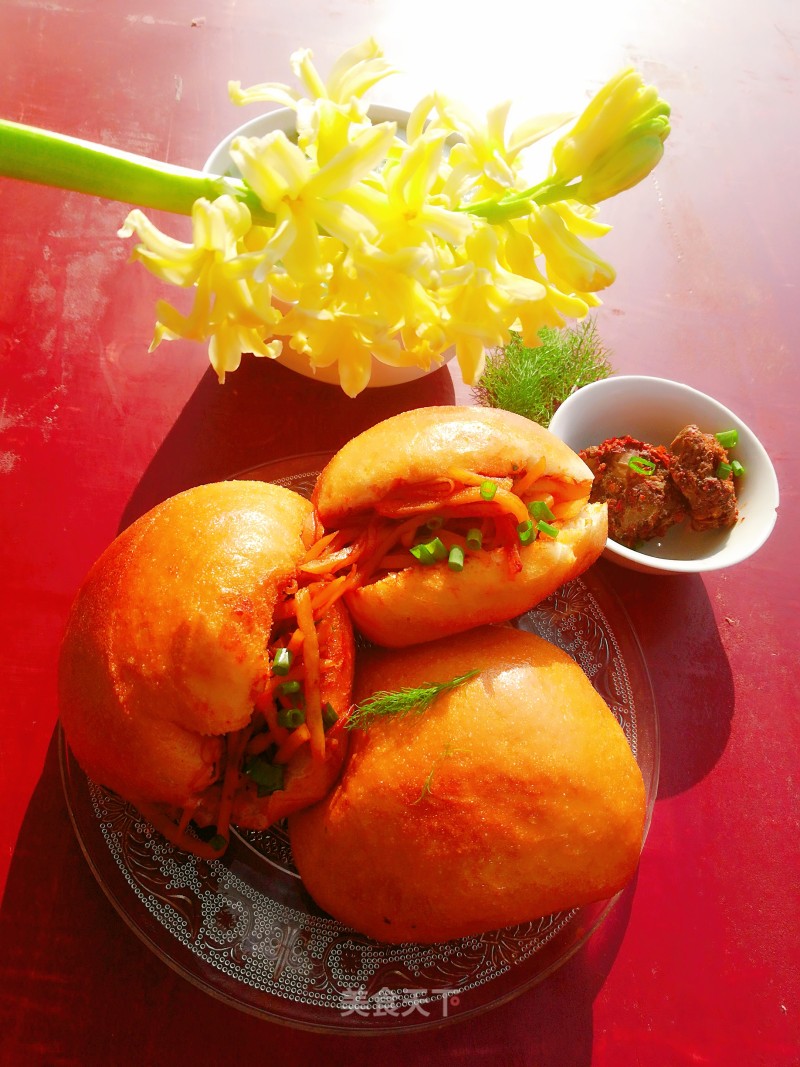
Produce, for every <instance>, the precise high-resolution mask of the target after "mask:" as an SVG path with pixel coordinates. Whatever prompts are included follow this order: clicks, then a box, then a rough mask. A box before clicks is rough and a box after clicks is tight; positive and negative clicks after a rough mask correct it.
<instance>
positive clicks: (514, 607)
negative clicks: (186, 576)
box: [312, 406, 608, 647]
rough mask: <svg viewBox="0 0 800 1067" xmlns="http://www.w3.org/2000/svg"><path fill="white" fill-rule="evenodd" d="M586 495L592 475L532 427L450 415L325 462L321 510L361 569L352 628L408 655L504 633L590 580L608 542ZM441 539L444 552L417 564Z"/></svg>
mask: <svg viewBox="0 0 800 1067" xmlns="http://www.w3.org/2000/svg"><path fill="white" fill-rule="evenodd" d="M591 488H592V472H591V470H590V469H589V468H588V467H587V466H586V464H585V463H584V462H583V461H582V460H581V459H580V458H579V457H578V456H577V454H576V453H575V452H573V451H572V449H570V448H569V447H568V446H567V445H565V444H564V443H563V441H560V440H559V439H558V438H557V437H555V436H554V435H553V434H551V433H550V432H549V431H548V430H545V429H543V428H542V427H541V426H539V425H537V424H536V423H535V422H532V421H531V420H530V419H526V418H523V417H522V416H520V415H515V414H512V413H511V412H508V411H502V410H498V409H492V408H471V407H457V406H454V407H430V408H419V409H416V410H413V411H406V412H403V413H401V414H399V415H395V416H393V417H392V418H389V419H386V420H385V421H384V422H381V423H379V424H377V425H376V426H373V427H371V428H370V429H368V430H365V431H364V432H363V433H361V434H359V436H358V437H355V438H354V439H353V440H352V441H349V442H348V443H347V444H346V445H345V446H344V447H343V448H342V449H341V450H340V451H339V452H338V453H337V454H336V455H335V456H334V457H333V458H332V459H331V460H330V462H329V463H328V464H327V466H326V467H325V469H324V470H323V471H322V472H321V474H320V475H319V478H318V480H317V483H316V486H315V489H314V494H313V497H312V499H313V502H314V505H315V508H316V514H317V518H318V521H319V524H320V525H321V526H322V527H323V528H324V530H325V531H326V532H330V531H337V530H338V531H340V532H341V536H340V537H339V539H338V540H337V541H336V548H337V551H339V552H341V551H350V552H351V554H352V556H353V558H354V559H355V561H356V567H357V569H358V571H359V575H360V580H359V582H358V583H357V584H354V585H351V587H350V588H349V589H348V592H347V593H346V595H345V602H346V603H347V606H348V608H349V610H350V613H351V615H352V618H353V621H354V622H355V624H356V626H357V627H358V629H359V630H360V631H361V632H362V634H363V635H364V636H365V637H366V638H367V639H368V640H370V641H371V642H373V643H375V644H379V645H384V646H386V647H402V646H404V645H409V644H416V643H418V642H420V641H423V640H431V639H435V638H438V637H443V636H446V635H448V634H452V633H458V632H460V631H463V630H468V629H471V628H472V627H474V626H478V625H482V624H485V623H494V622H504V621H506V620H508V619H511V618H513V617H515V616H516V615H519V614H521V613H522V612H524V611H527V610H529V609H530V608H532V607H534V606H535V605H536V604H538V603H540V602H541V601H542V600H544V599H545V598H546V597H548V596H549V595H550V594H551V593H552V592H553V591H554V590H556V589H557V588H558V587H559V586H561V585H562V584H563V583H564V582H566V581H568V580H570V579H572V578H575V577H577V576H578V575H579V574H581V573H583V571H585V570H586V569H587V568H588V567H589V566H591V564H592V563H594V561H595V560H596V559H597V558H598V556H599V555H600V554H601V552H602V551H603V548H604V546H605V542H606V538H607V534H608V511H607V506H606V504H605V503H599V504H590V503H589V494H590V492H591ZM531 508H534V509H537V508H544V511H531V510H530V509H531ZM551 509H552V510H551ZM539 519H542V521H541V522H539ZM415 520H416V523H415ZM431 522H433V523H435V526H431V527H430V528H429V524H430V523H431ZM526 527H527V529H526ZM337 536H338V535H337ZM475 536H477V537H479V538H480V543H479V544H478V545H477V547H475V541H474V538H475ZM434 538H438V540H439V541H440V542H441V545H440V546H439V549H438V550H439V551H440V552H441V555H439V556H438V557H437V558H436V559H435V560H433V561H430V560H427V559H423V560H421V561H420V560H419V559H418V558H417V557H414V556H413V554H412V552H411V549H412V548H415V549H416V548H417V547H418V546H419V544H420V543H423V544H424V543H425V542H427V541H430V540H432V539H434ZM348 541H349V543H347V542H348ZM343 543H344V548H343V547H342V545H343ZM453 549H455V550H456V552H459V551H460V552H461V553H462V556H461V558H460V559H459V560H457V561H456V566H455V567H454V566H452V565H451V560H450V559H449V555H448V554H449V553H450V551H451V550H453Z"/></svg>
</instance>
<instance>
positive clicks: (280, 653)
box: [272, 648, 294, 674]
mask: <svg viewBox="0 0 800 1067" xmlns="http://www.w3.org/2000/svg"><path fill="white" fill-rule="evenodd" d="M293 659H294V656H293V655H292V653H291V652H290V651H289V649H288V648H279V649H277V651H276V652H275V655H274V657H273V660H272V673H273V674H288V673H289V669H290V668H291V666H292V660H293Z"/></svg>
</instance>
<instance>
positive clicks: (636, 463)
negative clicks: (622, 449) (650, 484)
mask: <svg viewBox="0 0 800 1067" xmlns="http://www.w3.org/2000/svg"><path fill="white" fill-rule="evenodd" d="M628 466H629V467H630V469H631V470H632V471H633V472H634V473H635V474H641V475H642V477H643V478H649V477H650V475H651V474H652V473H653V471H654V470H655V469H656V465H655V463H654V462H653V460H652V459H648V457H647V456H631V458H630V459H629V460H628Z"/></svg>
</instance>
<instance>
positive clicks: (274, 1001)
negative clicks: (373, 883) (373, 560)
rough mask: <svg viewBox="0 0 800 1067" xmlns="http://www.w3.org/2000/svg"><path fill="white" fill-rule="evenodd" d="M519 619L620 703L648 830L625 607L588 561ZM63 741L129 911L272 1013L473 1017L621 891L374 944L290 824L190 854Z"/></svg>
mask: <svg viewBox="0 0 800 1067" xmlns="http://www.w3.org/2000/svg"><path fill="white" fill-rule="evenodd" d="M328 458H329V456H328V455H327V454H323V455H320V454H312V455H306V456H295V457H293V458H291V459H285V460H281V461H278V462H276V463H270V464H268V465H265V466H261V467H257V468H254V469H252V470H250V471H246V472H244V473H243V474H241V475H237V477H239V478H251V479H260V480H263V481H272V482H277V483H279V484H281V485H284V486H287V487H289V488H291V489H294V490H295V491H297V492H299V493H302V494H303V495H305V496H308V495H310V493H311V490H312V488H313V485H314V482H315V480H316V476H317V473H318V472H319V471H320V470H321V469H322V467H323V466H324V464H325V462H326V461H327V459H328ZM517 625H519V626H520V627H522V628H524V629H526V630H531V631H532V632H534V633H537V634H539V635H540V636H541V637H544V638H546V639H547V640H549V641H552V642H553V643H554V644H556V645H558V646H559V647H560V648H563V649H564V650H565V651H567V652H568V653H569V654H570V655H572V656H573V658H574V659H575V660H576V661H577V662H578V663H579V664H580V666H581V667H582V668H583V670H584V671H585V672H586V674H587V675H588V676H589V678H590V679H591V681H592V683H593V684H594V686H595V688H596V689H597V690H598V691H599V692H600V693H601V695H602V696H603V697H604V698H605V700H606V702H607V703H608V704H609V706H610V707H611V709H612V711H613V712H614V714H615V716H616V717H617V719H618V721H619V722H620V724H621V725H622V728H623V730H624V731H625V736H626V737H627V739H628V742H629V744H630V746H631V749H632V750H633V753H634V755H635V756H636V760H637V762H638V764H639V766H640V768H641V770H642V774H643V777H644V782H645V787H646V790H647V823H646V828H647V826H649V822H650V816H651V814H652V809H653V803H654V800H655V794H656V788H657V782H658V758H659V746H658V722H657V717H656V709H655V702H654V698H653V692H652V687H651V684H650V678H649V675H648V672H647V667H646V665H645V662H644V659H643V657H642V653H641V650H640V648H639V644H638V641H637V639H636V635H635V633H634V632H633V629H632V627H631V624H630V621H629V620H628V617H627V615H626V614H625V611H624V609H623V608H622V606H621V604H620V603H619V601H618V600H617V599H616V597H615V596H614V595H613V593H612V592H611V591H610V590H609V589H608V588H607V586H606V585H605V583H604V581H603V580H602V578H601V576H600V574H599V573H598V572H597V568H593V569H592V570H590V571H589V572H587V573H586V574H585V575H583V577H581V578H579V579H576V580H575V581H572V582H569V583H567V584H566V585H564V586H562V588H561V589H559V590H558V592H556V593H554V594H553V595H552V596H551V597H549V598H548V599H547V600H546V601H545V602H544V603H543V604H540V605H539V606H538V607H536V608H534V609H533V610H532V611H529V612H527V613H526V614H525V615H523V616H521V617H520V618H519V619H518V620H517ZM59 749H60V758H61V770H62V777H63V782H64V791H65V794H66V798H67V805H68V807H69V811H70V815H71V818H72V822H73V825H74V827H75V831H76V833H77V836H78V840H79V842H80V845H81V848H82V849H83V852H84V854H85V856H86V858H87V860H88V862H89V866H90V867H91V869H92V871H93V873H94V875H95V877H96V878H97V881H98V882H99V884H100V886H101V887H102V889H103V890H104V892H105V893H106V895H107V896H108V898H109V899H110V900H111V902H112V904H113V905H114V907H115V908H116V909H117V911H118V912H119V913H120V915H121V916H122V918H123V919H124V920H125V921H126V922H127V923H128V925H129V926H130V927H131V929H133V930H134V932H135V933H136V934H137V935H138V936H139V937H140V938H141V939H142V940H143V941H144V942H145V944H147V945H148V946H149V947H150V948H151V949H152V950H153V951H154V952H155V953H156V955H158V956H159V957H160V958H161V959H162V960H163V961H164V962H165V963H167V964H168V965H169V966H171V967H173V968H174V969H175V970H176V971H178V972H179V973H180V974H181V975H183V976H184V977H185V978H187V979H189V980H190V981H191V982H193V983H194V984H195V985H197V986H199V987H200V988H201V989H203V990H205V991H206V992H207V993H210V994H212V995H213V996H216V997H218V998H219V999H221V1000H223V1001H225V1002H227V1003H229V1004H231V1005H233V1006H235V1007H236V1008H239V1009H241V1010H243V1011H246V1012H249V1013H251V1014H253V1015H258V1016H261V1017H262V1018H266V1019H270V1020H272V1021H273V1022H279V1023H284V1024H288V1025H291V1026H296V1027H300V1028H303V1029H308V1030H315V1031H321V1032H326V1033H362V1034H363V1033H371V1032H391V1031H408V1030H415V1029H416V1030H422V1029H426V1028H430V1027H439V1026H442V1025H443V1024H444V1023H447V1022H453V1021H456V1020H458V1019H465V1018H468V1017H469V1016H472V1015H474V1014H476V1013H478V1012H481V1011H483V1010H485V1009H487V1008H489V1007H494V1006H496V1005H498V1004H500V1003H503V1002H504V1001H506V1000H509V999H511V998H512V997H514V996H516V995H517V994H519V993H521V992H522V991H523V990H525V989H528V988H530V987H531V986H532V985H534V984H535V983H536V982H539V981H541V979H542V978H544V977H545V976H546V975H548V974H550V973H551V972H552V971H553V970H555V968H556V967H558V966H560V965H561V964H562V963H564V962H565V960H567V959H568V958H569V957H570V956H571V955H572V954H573V953H574V952H575V951H577V949H578V948H580V947H581V945H583V944H584V943H585V942H586V941H587V939H588V938H589V937H590V936H591V934H592V933H593V932H594V931H595V930H596V929H597V927H598V926H599V924H600V923H601V922H602V920H603V919H604V918H605V916H606V915H607V914H608V912H609V910H610V909H611V907H612V906H613V904H614V900H615V899H616V898H614V899H612V900H606V901H601V902H599V903H596V904H592V905H589V906H587V907H581V908H574V909H572V910H570V911H562V912H558V913H556V914H553V915H547V916H545V917H544V918H541V919H536V920H535V921H533V922H530V923H525V924H522V925H519V926H514V927H510V928H507V929H504V930H499V931H495V932H492V933H488V934H484V935H482V936H479V937H469V938H464V939H461V940H457V941H450V942H447V943H446V944H439V945H418V944H404V945H387V944H382V943H378V942H375V941H372V940H370V939H369V938H366V937H363V936H361V935H360V934H356V933H354V932H352V931H351V930H349V929H347V928H345V927H343V926H342V925H341V924H340V923H338V922H336V921H334V920H333V919H331V918H330V917H329V916H328V915H326V914H325V913H324V912H322V911H321V910H320V909H319V908H318V907H317V906H316V905H315V904H314V902H313V901H312V900H311V898H310V897H309V896H308V894H307V893H306V892H305V890H304V887H303V885H302V883H301V881H300V879H299V877H298V875H297V872H296V871H295V869H294V864H293V862H292V855H291V849H290V847H289V841H288V837H287V835H286V832H285V829H284V827H283V826H282V825H279V826H276V827H274V828H272V829H270V830H268V831H264V832H251V831H242V832H238V833H237V832H235V831H234V833H233V835H232V841H231V845H230V848H229V849H228V852H227V853H226V855H225V856H224V858H223V859H221V860H217V861H213V862H209V861H205V860H200V859H197V858H196V857H194V856H191V855H188V854H187V853H185V852H183V851H181V850H180V849H177V848H175V847H174V846H173V845H170V844H169V843H168V842H167V841H165V840H164V838H163V837H161V835H160V834H159V833H158V832H157V831H155V830H154V829H153V828H152V827H151V826H150V824H149V823H148V822H147V821H146V820H145V819H143V818H142V816H141V815H140V814H139V813H138V811H137V810H136V809H135V808H134V807H133V806H132V805H130V804H128V803H126V802H125V801H123V800H121V799H120V798H119V797H118V796H117V795H116V794H114V793H111V792H109V791H108V790H106V789H104V788H102V787H101V786H98V785H96V784H95V783H94V782H92V781H90V780H89V779H88V778H87V777H86V775H85V774H84V773H83V772H82V771H81V769H80V767H79V766H78V764H77V763H76V762H75V759H74V757H73V756H72V754H71V752H70V751H69V749H68V747H67V746H66V744H65V742H64V739H63V735H61V736H60V743H59ZM645 832H646V831H645Z"/></svg>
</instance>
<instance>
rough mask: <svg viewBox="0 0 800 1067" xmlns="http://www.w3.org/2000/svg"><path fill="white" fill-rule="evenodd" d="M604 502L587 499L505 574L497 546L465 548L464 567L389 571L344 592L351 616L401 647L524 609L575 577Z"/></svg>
mask: <svg viewBox="0 0 800 1067" xmlns="http://www.w3.org/2000/svg"><path fill="white" fill-rule="evenodd" d="M607 533H608V513H607V510H606V505H605V504H587V505H586V506H585V507H584V508H583V510H582V511H581V513H580V514H579V515H578V516H577V517H576V518H574V519H570V520H569V521H568V522H565V523H564V525H563V526H562V527H561V529H560V531H559V534H558V538H557V539H555V540H553V539H551V538H541V537H540V538H537V539H536V540H535V541H534V542H533V543H532V544H530V545H525V546H522V547H521V548H520V560H521V563H522V570H521V571H520V572H519V573H517V574H514V575H513V576H510V575H509V574H508V561H507V559H506V556H505V553H504V552H503V550H502V549H494V550H492V551H484V552H479V553H475V554H474V555H473V554H470V555H467V556H466V558H465V560H464V569H463V571H460V572H454V571H451V570H450V569H449V568H448V566H447V565H446V564H442V565H440V566H433V567H409V568H408V569H407V570H403V571H392V572H389V573H386V574H384V575H383V576H382V577H379V578H378V579H377V580H376V581H373V582H370V583H368V584H367V585H364V586H361V587H360V588H357V589H354V590H352V592H350V593H348V594H347V595H346V597H345V599H346V602H347V606H348V608H349V610H350V614H351V616H352V619H353V622H354V623H355V625H356V626H357V628H358V629H359V630H360V631H361V632H362V633H363V635H364V636H365V637H366V638H368V640H370V641H373V642H374V643H375V644H376V645H384V646H386V647H387V648H401V647H403V646H404V645H412V644H416V643H417V642H419V641H428V640H433V639H435V638H438V637H446V636H447V635H448V634H452V633H458V632H460V631H462V630H469V629H472V628H473V627H475V626H482V625H484V624H485V623H492V622H505V621H506V620H508V619H513V618H515V617H516V616H517V615H521V614H522V613H523V612H525V611H528V610H529V609H530V608H532V607H533V606H534V605H535V604H539V603H541V601H542V600H544V599H545V598H546V597H548V596H549V595H550V594H551V593H553V592H555V590H556V589H558V588H559V586H561V585H563V584H564V582H566V581H569V580H571V579H572V578H577V577H578V575H579V574H582V573H583V572H584V571H585V570H586V569H587V567H589V566H591V564H592V563H594V561H595V560H596V559H597V558H598V556H599V555H600V553H601V552H602V551H603V548H604V546H605V543H606V537H607Z"/></svg>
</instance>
